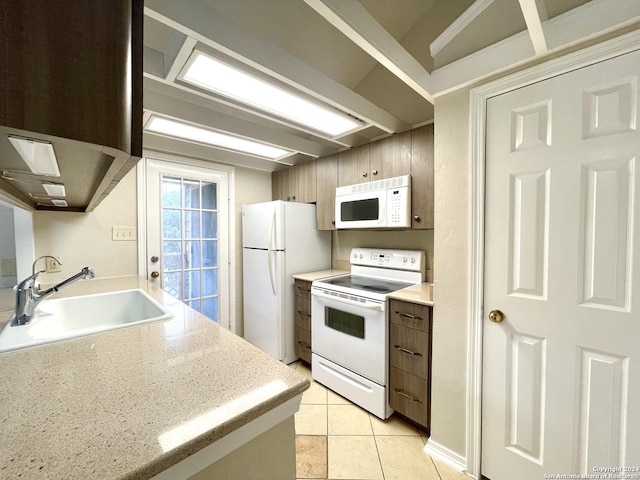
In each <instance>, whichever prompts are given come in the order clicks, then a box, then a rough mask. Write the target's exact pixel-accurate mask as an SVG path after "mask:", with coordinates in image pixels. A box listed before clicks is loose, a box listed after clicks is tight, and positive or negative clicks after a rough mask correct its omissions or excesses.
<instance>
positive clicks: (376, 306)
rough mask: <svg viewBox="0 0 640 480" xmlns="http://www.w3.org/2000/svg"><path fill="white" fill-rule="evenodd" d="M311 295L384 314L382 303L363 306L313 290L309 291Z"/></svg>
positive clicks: (362, 304) (353, 301)
mask: <svg viewBox="0 0 640 480" xmlns="http://www.w3.org/2000/svg"><path fill="white" fill-rule="evenodd" d="M311 295H315V296H316V297H319V298H326V299H327V300H335V301H336V302H340V303H346V304H347V305H354V306H356V307H360V308H366V309H368V310H376V311H378V312H384V303H373V304H372V303H367V304H364V303H360V302H356V301H355V300H348V299H346V298H336V297H334V296H333V295H327V294H326V293H320V292H318V291H315V290H311Z"/></svg>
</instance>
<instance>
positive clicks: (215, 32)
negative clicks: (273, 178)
mask: <svg viewBox="0 0 640 480" xmlns="http://www.w3.org/2000/svg"><path fill="white" fill-rule="evenodd" d="M145 15H147V16H149V17H151V18H154V19H155V20H158V21H160V22H162V23H164V24H165V25H168V26H169V27H171V28H173V29H175V30H178V31H180V32H182V33H184V34H185V35H187V36H189V37H192V38H194V39H196V40H197V41H199V42H202V43H203V44H205V45H207V46H209V47H211V48H214V49H215V50H217V51H219V52H222V53H224V54H225V55H228V56H230V57H232V58H234V59H236V60H238V61H240V62H242V63H244V64H246V65H248V66H250V67H252V68H255V69H256V70H258V71H260V72H262V73H264V74H266V75H269V76H272V77H274V78H276V79H277V80H279V81H281V82H283V83H285V84H287V85H290V86H291V87H293V88H295V89H297V90H300V91H302V92H304V93H306V94H307V95H310V96H312V97H314V98H316V99H318V100H320V101H322V102H324V103H326V104H329V105H332V106H333V107H335V108H337V109H339V110H342V111H346V112H348V113H350V114H351V115H354V116H355V117H358V118H360V119H362V120H363V121H365V122H367V123H369V124H371V125H375V126H376V127H378V128H380V129H382V130H384V131H386V132H389V133H394V132H399V131H403V130H406V129H408V128H410V125H408V124H407V123H406V122H404V121H403V120H401V119H399V118H397V117H395V116H394V115H391V114H390V113H388V112H386V111H385V110H383V109H382V108H380V107H378V106H377V105H375V104H374V103H372V102H370V101H369V100H367V99H366V98H364V97H362V96H361V95H359V94H357V93H356V92H354V91H353V90H351V89H349V88H347V87H345V86H344V85H342V84H341V83H339V82H336V81H335V80H333V79H331V78H329V77H328V76H326V75H324V74H323V73H322V72H319V71H318V70H316V69H314V68H313V67H311V66H309V65H307V64H306V63H304V62H302V61H300V60H299V59H297V58H296V57H294V56H293V55H291V54H289V53H287V52H286V51H284V50H282V49H281V48H279V47H277V46H275V45H272V44H269V43H267V42H264V41H263V40H261V39H260V38H258V37H256V36H255V35H253V34H252V33H250V32H248V31H246V30H244V29H242V28H240V27H239V26H237V25H235V24H233V22H231V21H230V20H229V19H227V18H225V17H224V16H222V15H221V14H220V13H218V12H217V11H216V10H215V9H213V8H212V7H211V6H209V5H207V4H206V3H204V2H202V1H201V0H191V1H190V2H189V8H185V7H184V5H183V4H182V3H181V2H176V1H175V0H147V1H146V2H145Z"/></svg>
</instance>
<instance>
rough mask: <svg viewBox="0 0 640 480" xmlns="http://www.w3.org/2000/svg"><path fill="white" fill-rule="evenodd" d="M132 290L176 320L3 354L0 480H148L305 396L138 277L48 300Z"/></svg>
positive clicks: (275, 368)
mask: <svg viewBox="0 0 640 480" xmlns="http://www.w3.org/2000/svg"><path fill="white" fill-rule="evenodd" d="M134 288H139V289H142V290H143V291H145V292H146V293H148V294H149V295H150V296H151V297H153V298H154V299H156V300H157V301H159V302H160V303H162V304H163V305H164V306H165V308H167V309H168V310H169V311H170V312H171V313H172V314H173V315H174V317H173V318H172V319H169V320H165V321H157V322H151V323H147V324H142V325H137V326H132V327H127V328H123V329H120V330H114V331H110V332H105V333H101V334H97V335H90V336H87V337H82V338H76V339H73V340H67V341H63V342H58V343H53V344H48V345H41V346H37V347H32V348H26V349H23V350H17V351H13V352H6V353H2V354H0V371H1V375H2V382H1V385H0V425H2V436H1V438H0V478H18V477H20V478H25V479H54V478H55V479H58V478H64V479H65V480H71V479H83V480H84V479H88V478H92V479H94V478H108V479H131V480H133V479H136V480H141V479H148V478H150V477H152V476H154V475H156V474H158V473H160V472H162V471H163V470H165V469H167V468H168V467H170V466H172V465H174V464H176V463H178V462H179V461H181V460H183V459H184V458H186V457H187V456H189V455H191V454H193V453H194V452H196V451H198V450H200V449H202V448H204V447H206V446H207V445H210V444H212V443H214V442H216V441H218V440H220V439H222V438H223V437H224V436H225V435H227V434H229V433H231V432H233V431H235V430H236V429H238V428H239V427H242V426H244V425H246V424H248V423H249V422H251V421H253V420H255V419H257V418H258V417H260V416H261V415H263V414H265V413H267V412H269V411H271V410H272V409H274V408H276V407H278V406H280V405H282V404H284V403H285V402H287V401H289V400H291V399H293V398H295V397H296V396H298V395H300V394H301V393H302V392H303V391H304V390H306V389H307V388H308V387H309V380H307V379H306V378H304V377H302V376H301V375H299V374H297V373H296V372H295V371H294V370H293V369H291V368H288V367H287V366H286V365H283V364H282V363H280V362H278V361H276V360H275V359H273V358H271V357H270V356H269V355H267V354H266V353H264V352H262V351H261V350H259V349H257V348H256V347H254V346H253V345H251V344H249V343H248V342H246V341H244V340H243V339H241V338H240V337H238V336H236V335H235V334H233V333H231V332H229V331H228V330H226V329H224V328H222V327H220V326H219V325H218V324H216V323H214V322H212V321H211V320H208V319H206V318H205V317H203V316H202V315H200V314H199V313H197V312H195V311H194V310H191V309H190V308H188V307H186V306H185V305H184V304H182V303H181V302H180V301H178V300H176V299H174V298H173V297H171V296H169V295H168V294H166V293H164V292H163V291H162V290H160V289H159V288H157V287H155V286H153V285H151V284H150V283H149V282H147V281H146V280H145V279H142V278H140V277H137V276H131V277H120V278H110V279H95V280H89V281H82V282H78V283H75V284H74V285H72V286H70V287H68V288H66V289H65V290H63V291H61V292H60V293H58V294H56V295H55V296H54V297H52V298H56V297H57V298H60V297H63V296H75V295H87V294H91V293H101V292H108V291H117V290H126V289H134ZM5 313H6V312H5ZM1 320H2V323H5V322H6V320H8V316H7V318H4V317H3V318H2V319H1Z"/></svg>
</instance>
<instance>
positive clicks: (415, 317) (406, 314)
mask: <svg viewBox="0 0 640 480" xmlns="http://www.w3.org/2000/svg"><path fill="white" fill-rule="evenodd" d="M396 315H400V316H401V317H405V318H410V319H411V320H424V318H422V317H418V316H417V315H411V314H410V313H403V312H399V311H398V310H396Z"/></svg>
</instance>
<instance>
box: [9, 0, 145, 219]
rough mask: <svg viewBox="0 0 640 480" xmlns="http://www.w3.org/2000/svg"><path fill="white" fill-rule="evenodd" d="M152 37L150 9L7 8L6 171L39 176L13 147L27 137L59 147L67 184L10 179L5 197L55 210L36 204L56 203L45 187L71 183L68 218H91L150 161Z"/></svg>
mask: <svg viewBox="0 0 640 480" xmlns="http://www.w3.org/2000/svg"><path fill="white" fill-rule="evenodd" d="M142 28H143V1H142V0H109V1H107V0H99V1H86V0H56V1H50V0H8V1H5V2H3V8H2V9H0V58H2V61H1V62H0V97H1V98H0V133H1V135H0V168H2V169H4V170H10V171H12V172H17V173H14V174H12V175H13V176H14V177H20V172H25V171H26V172H28V171H29V170H28V169H27V168H26V165H25V164H24V162H23V161H22V159H21V158H20V157H19V156H18V155H17V152H16V151H15V149H13V147H12V146H11V144H10V143H9V142H8V140H7V137H8V135H18V136H25V137H29V138H37V139H41V140H46V141H50V142H52V143H53V146H54V150H55V152H56V156H57V158H58V164H59V168H60V172H61V176H60V177H39V176H38V177H36V176H33V175H26V177H29V178H30V180H34V182H31V185H32V186H31V187H29V186H27V187H25V185H30V184H29V183H24V182H20V181H15V180H14V181H12V180H6V179H5V180H2V181H1V183H0V188H2V189H3V190H5V192H7V193H10V194H12V195H13V196H14V197H16V198H17V199H19V200H22V201H23V202H24V203H27V204H30V205H32V206H34V207H36V208H41V209H48V208H50V207H48V206H47V205H46V202H42V201H41V200H40V201H34V200H33V198H32V196H35V197H44V196H45V195H46V194H44V192H42V191H41V189H40V188H39V187H40V185H39V184H38V183H41V181H52V182H57V183H64V184H65V187H66V189H67V201H68V203H69V206H70V208H69V209H68V210H74V211H85V210H86V211H89V210H92V209H93V208H95V206H97V205H98V203H99V202H100V201H101V200H102V199H103V198H104V197H105V196H106V195H107V194H108V193H109V192H110V191H111V190H112V189H113V188H114V187H115V185H117V183H118V181H119V180H120V179H121V178H122V177H123V176H124V175H125V174H126V173H127V172H128V171H129V170H131V168H133V166H135V164H136V162H137V161H138V159H139V158H140V157H141V156H142V81H143V72H142V50H143V45H142V42H143V37H142ZM21 178H24V176H23V177H21ZM33 185H35V186H33ZM29 194H31V196H30V195H29ZM38 203H45V204H44V205H37V204H38Z"/></svg>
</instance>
